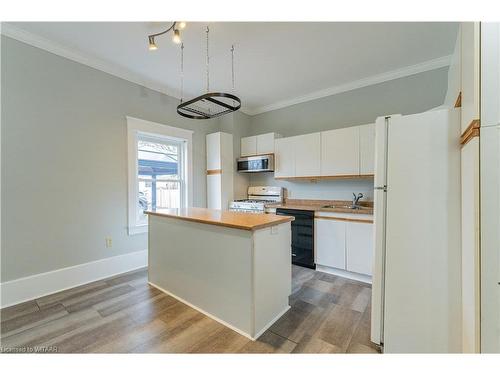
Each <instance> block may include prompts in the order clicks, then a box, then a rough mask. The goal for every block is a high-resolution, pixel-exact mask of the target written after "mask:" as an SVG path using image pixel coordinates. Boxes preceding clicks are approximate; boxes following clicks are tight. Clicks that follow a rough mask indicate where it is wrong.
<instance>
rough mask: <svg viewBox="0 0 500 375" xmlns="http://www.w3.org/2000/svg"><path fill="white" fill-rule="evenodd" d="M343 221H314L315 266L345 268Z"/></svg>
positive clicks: (344, 224) (344, 223) (344, 225)
mask: <svg viewBox="0 0 500 375" xmlns="http://www.w3.org/2000/svg"><path fill="white" fill-rule="evenodd" d="M345 227H346V222H345V221H337V220H330V219H315V220H314V228H315V231H316V235H315V237H314V242H315V244H316V264H319V265H321V266H327V267H334V268H339V269H341V270H345V268H346V256H345V255H346V249H345Z"/></svg>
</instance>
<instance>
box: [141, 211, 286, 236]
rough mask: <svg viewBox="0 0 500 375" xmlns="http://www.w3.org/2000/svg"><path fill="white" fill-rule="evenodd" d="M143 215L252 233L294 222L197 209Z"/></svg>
mask: <svg viewBox="0 0 500 375" xmlns="http://www.w3.org/2000/svg"><path fill="white" fill-rule="evenodd" d="M145 213H146V214H148V215H154V216H163V217H169V218H174V219H179V220H185V221H193V222H197V223H203V224H212V225H220V226H223V227H229V228H236V229H244V230H252V231H253V230H257V229H262V228H266V227H271V226H274V225H278V224H282V223H287V222H289V221H293V220H294V217H293V216H281V215H274V214H254V213H246V212H233V211H221V210H212V209H208V208H198V207H190V208H179V209H177V208H171V209H164V210H156V211H145Z"/></svg>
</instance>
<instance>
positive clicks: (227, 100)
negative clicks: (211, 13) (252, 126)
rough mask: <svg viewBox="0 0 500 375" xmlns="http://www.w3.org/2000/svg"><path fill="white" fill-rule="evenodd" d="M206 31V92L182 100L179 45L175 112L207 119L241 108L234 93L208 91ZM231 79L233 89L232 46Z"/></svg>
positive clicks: (232, 59)
mask: <svg viewBox="0 0 500 375" xmlns="http://www.w3.org/2000/svg"><path fill="white" fill-rule="evenodd" d="M206 33H207V60H206V68H207V93H206V94H203V95H200V96H197V97H196V98H193V99H190V100H188V101H186V102H184V101H183V99H182V97H183V91H184V44H182V45H181V103H180V104H179V105H178V106H177V113H178V114H179V115H181V116H184V117H187V118H190V119H195V120H207V119H210V118H214V117H219V116H223V115H226V114H228V113H231V112H234V111H237V110H238V109H240V108H241V100H240V98H238V97H237V96H236V95H234V94H229V93H226V92H210V70H209V67H210V65H209V61H210V60H209V55H208V33H209V29H208V27H207V29H206ZM231 79H232V88H233V91H234V46H231Z"/></svg>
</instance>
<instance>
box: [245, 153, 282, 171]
mask: <svg viewBox="0 0 500 375" xmlns="http://www.w3.org/2000/svg"><path fill="white" fill-rule="evenodd" d="M237 163H238V172H245V173H251V172H273V171H274V155H273V154H267V155H258V156H247V157H244V158H239V159H238V160H237Z"/></svg>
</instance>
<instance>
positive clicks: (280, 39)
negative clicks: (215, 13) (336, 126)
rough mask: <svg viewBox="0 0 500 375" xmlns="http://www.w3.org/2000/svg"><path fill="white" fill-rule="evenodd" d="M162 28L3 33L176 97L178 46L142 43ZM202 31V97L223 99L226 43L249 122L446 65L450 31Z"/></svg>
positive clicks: (24, 28) (438, 27)
mask: <svg viewBox="0 0 500 375" xmlns="http://www.w3.org/2000/svg"><path fill="white" fill-rule="evenodd" d="M169 25H170V22H164V23H158V22H101V23H99V22H34V23H26V22H17V23H10V24H9V25H8V26H10V27H11V28H12V29H14V30H18V31H20V32H27V33H25V35H32V34H34V35H32V37H35V38H39V39H41V40H42V41H43V43H45V45H49V44H50V43H54V45H57V46H58V49H59V50H60V49H64V50H66V51H71V53H74V54H77V55H78V56H80V60H82V58H83V59H84V60H85V61H93V62H96V61H98V62H99V63H100V64H101V65H103V66H104V65H105V66H107V67H113V69H115V70H116V71H119V72H126V73H124V74H125V75H127V74H130V76H131V77H132V76H133V77H135V78H136V79H135V81H136V82H137V81H140V83H143V84H144V85H145V86H148V87H153V88H155V89H159V90H160V91H163V92H166V93H168V94H170V95H174V96H177V97H179V90H180V48H179V45H176V44H174V43H172V41H171V35H166V36H163V37H159V38H158V39H157V44H158V46H159V49H158V50H157V51H149V50H148V48H147V35H148V34H151V33H155V32H159V31H162V30H163V29H165V28H166V27H168V26H169ZM206 25H207V24H206V23H188V24H187V26H186V29H185V30H184V31H183V33H182V38H183V42H184V45H185V49H184V71H185V73H184V77H185V78H184V90H185V98H186V97H187V98H189V97H192V96H197V95H200V94H202V93H204V92H205V84H206V78H205V74H206V67H205V53H206V52H205V27H206ZM208 25H209V27H210V86H211V90H213V91H231V54H230V48H231V45H232V44H234V46H235V85H236V88H235V92H236V94H237V95H238V96H240V98H241V99H242V102H243V109H244V111H245V112H247V113H251V114H254V113H260V112H263V111H265V110H269V109H274V108H277V107H280V106H281V107H283V106H286V105H287V103H288V104H292V103H293V102H294V101H295V102H297V101H301V100H302V101H305V100H307V98H308V97H314V96H315V95H316V94H318V92H319V94H318V95H316V96H321V93H325V92H326V93H328V92H332V91H331V90H333V91H335V88H338V87H342V86H344V87H347V86H348V85H349V84H350V83H352V82H357V81H360V80H367V79H368V80H369V79H370V77H373V76H380V75H382V76H384V74H385V76H387V77H392V76H391V75H390V74H389V75H387V74H386V73H388V72H394V71H400V75H401V74H402V75H405V73H404V72H408V73H407V74H406V75H408V74H411V73H412V72H413V73H415V69H411V68H410V69H406V68H407V67H413V66H415V65H418V66H419V68H418V69H420V71H422V70H428V69H432V68H436V67H439V66H443V65H446V64H447V63H446V61H449V60H448V59H447V57H448V56H449V55H451V54H452V53H453V48H454V45H455V40H456V36H457V31H458V24H457V23H435V22H434V23H433V22H421V23H415V22H408V23H366V22H362V23H341V22H316V23H294V22H281V23H280V22H234V23H233V22H218V23H209V24H208ZM4 28H5V27H4ZM7 35H8V34H7ZM43 43H42V44H43ZM39 44H40V43H39ZM429 61H430V62H429ZM90 65H92V64H90ZM94 65H97V66H99V64H94ZM414 68H415V67H414ZM405 69H406V70H405ZM108 70H109V69H108ZM401 72H403V73H401ZM122 76H123V74H122ZM387 79H389V78H387ZM346 85H347V86H346ZM328 90H330V91H328ZM325 95H326V94H325ZM323 96H324V95H323ZM300 98H302V99H300Z"/></svg>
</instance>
